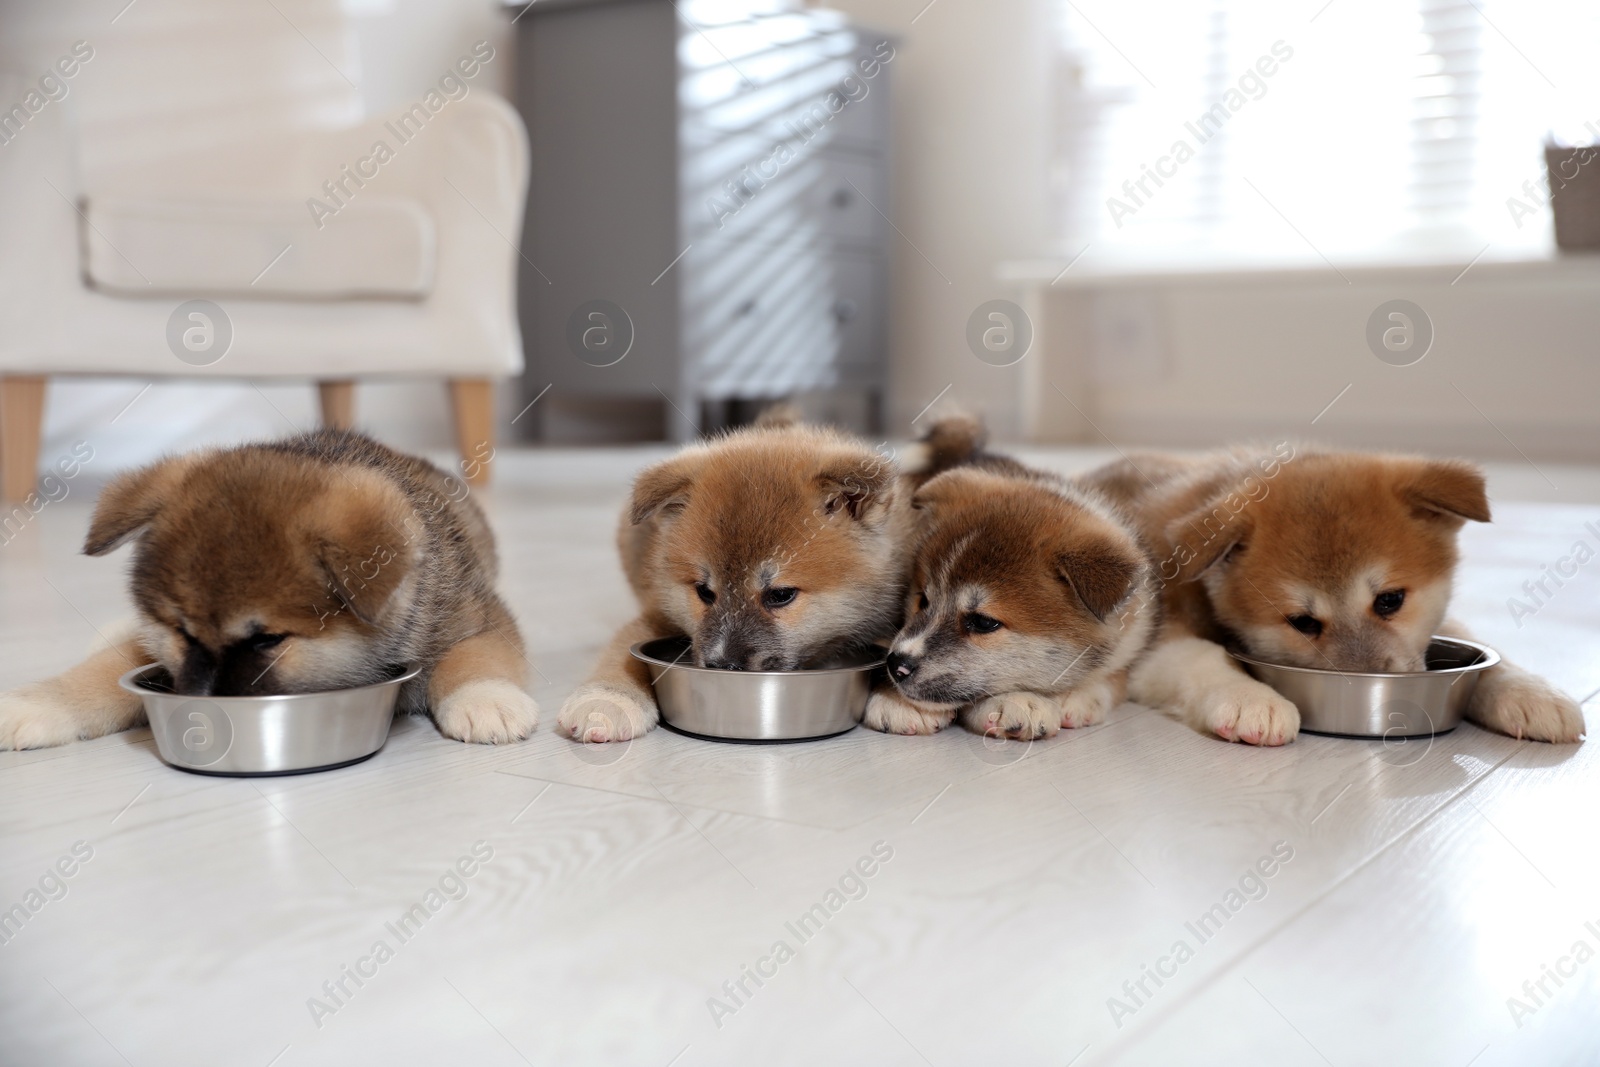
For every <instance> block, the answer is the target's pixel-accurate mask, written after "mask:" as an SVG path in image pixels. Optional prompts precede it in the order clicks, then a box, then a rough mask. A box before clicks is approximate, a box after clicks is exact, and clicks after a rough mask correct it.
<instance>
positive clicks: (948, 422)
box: [906, 414, 989, 479]
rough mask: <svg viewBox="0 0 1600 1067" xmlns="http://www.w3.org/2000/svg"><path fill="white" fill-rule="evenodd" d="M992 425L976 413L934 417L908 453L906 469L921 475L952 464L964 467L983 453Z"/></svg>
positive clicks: (976, 460)
mask: <svg viewBox="0 0 1600 1067" xmlns="http://www.w3.org/2000/svg"><path fill="white" fill-rule="evenodd" d="M988 443H989V428H988V427H987V426H985V425H984V423H983V420H982V419H981V418H979V417H978V416H976V415H966V414H956V415H943V416H940V417H939V418H938V419H935V420H934V422H933V424H932V425H931V426H929V427H928V429H927V432H925V433H924V434H923V435H922V437H921V438H920V439H919V440H918V441H917V444H916V450H915V451H914V452H913V453H912V455H911V456H909V457H908V459H909V462H908V463H907V464H906V467H907V469H908V470H909V471H910V472H911V473H913V474H916V475H919V476H921V477H922V478H924V479H926V478H932V477H933V476H934V475H935V474H939V473H940V472H942V471H947V470H950V469H951V468H952V467H965V466H968V465H970V464H973V463H976V462H978V461H979V460H980V459H982V458H983V457H984V451H983V449H984V446H985V445H987V444H988Z"/></svg>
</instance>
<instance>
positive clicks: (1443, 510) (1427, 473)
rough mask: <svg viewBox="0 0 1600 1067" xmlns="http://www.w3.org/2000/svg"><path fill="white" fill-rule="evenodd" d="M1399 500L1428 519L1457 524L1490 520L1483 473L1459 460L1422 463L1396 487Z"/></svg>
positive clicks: (1426, 461) (1402, 478)
mask: <svg viewBox="0 0 1600 1067" xmlns="http://www.w3.org/2000/svg"><path fill="white" fill-rule="evenodd" d="M1396 489H1397V490H1398V491H1399V493H1400V496H1401V499H1403V500H1405V502H1406V503H1408V504H1410V505H1411V506H1412V507H1413V508H1416V509H1417V510H1418V511H1421V512H1423V513H1424V514H1425V515H1427V516H1428V517H1430V518H1431V517H1435V516H1440V517H1444V518H1448V519H1454V520H1456V521H1457V522H1460V521H1461V520H1463V519H1471V520H1472V521H1473V522H1488V521H1489V491H1488V487H1487V486H1486V485H1485V483H1484V479H1483V471H1482V470H1480V469H1479V468H1478V467H1476V466H1474V465H1473V464H1471V463H1467V462H1464V461H1462V460H1458V459H1433V460H1422V461H1419V462H1417V463H1416V465H1415V466H1414V467H1413V468H1412V469H1410V470H1409V471H1407V472H1405V473H1404V474H1403V475H1402V476H1401V478H1400V480H1399V482H1398V483H1397V485H1396Z"/></svg>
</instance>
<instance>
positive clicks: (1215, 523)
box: [1162, 493, 1255, 582]
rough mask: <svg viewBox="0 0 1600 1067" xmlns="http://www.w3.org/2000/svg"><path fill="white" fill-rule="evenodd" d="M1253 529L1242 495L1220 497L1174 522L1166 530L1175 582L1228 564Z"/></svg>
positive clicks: (1198, 575)
mask: <svg viewBox="0 0 1600 1067" xmlns="http://www.w3.org/2000/svg"><path fill="white" fill-rule="evenodd" d="M1254 526H1255V523H1254V522H1253V521H1252V520H1251V518H1250V507H1249V498H1248V497H1246V496H1245V495H1244V494H1243V493H1222V494H1219V495H1217V496H1215V497H1213V498H1212V499H1211V500H1210V501H1208V502H1207V503H1206V504H1205V505H1204V506H1202V507H1199V508H1196V509H1195V510H1194V511H1191V512H1190V513H1189V514H1187V515H1185V516H1183V517H1182V518H1180V519H1177V520H1176V521H1174V522H1173V523H1172V524H1171V525H1169V526H1168V527H1167V540H1168V541H1170V542H1171V543H1172V561H1173V562H1174V563H1176V564H1177V565H1178V573H1177V575H1176V579H1177V580H1178V581H1180V582H1192V581H1194V580H1195V579H1196V578H1199V577H1200V576H1201V575H1202V574H1204V573H1205V572H1206V571H1208V570H1210V569H1211V568H1212V567H1215V566H1218V565H1220V564H1223V563H1226V562H1227V561H1228V560H1229V559H1230V558H1232V556H1233V555H1234V553H1236V552H1238V551H1240V550H1241V549H1243V548H1244V547H1245V545H1246V543H1247V542H1248V541H1249V539H1250V533H1251V530H1252V529H1253V528H1254ZM1162 574H1163V575H1165V574H1166V571H1165V570H1163V571H1162Z"/></svg>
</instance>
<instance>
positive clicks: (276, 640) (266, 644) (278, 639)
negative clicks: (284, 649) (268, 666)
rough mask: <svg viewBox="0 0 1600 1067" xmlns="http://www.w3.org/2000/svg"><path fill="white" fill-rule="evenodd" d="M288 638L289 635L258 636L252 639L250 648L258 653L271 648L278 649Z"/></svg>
mask: <svg viewBox="0 0 1600 1067" xmlns="http://www.w3.org/2000/svg"><path fill="white" fill-rule="evenodd" d="M288 636H289V635H288V634H256V635H255V636H254V637H252V638H250V647H251V648H253V649H255V650H256V651H257V652H264V651H266V650H267V649H269V648H277V647H278V646H279V645H281V644H283V639H284V638H285V637H288Z"/></svg>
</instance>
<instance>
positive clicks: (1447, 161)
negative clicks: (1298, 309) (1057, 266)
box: [1051, 0, 1600, 263]
mask: <svg viewBox="0 0 1600 1067" xmlns="http://www.w3.org/2000/svg"><path fill="white" fill-rule="evenodd" d="M1055 11H1056V16H1057V27H1058V32H1057V40H1058V42H1059V50H1058V57H1059V60H1058V64H1057V78H1056V94H1055V101H1054V103H1055V117H1054V129H1053V136H1054V139H1055V144H1054V153H1053V158H1054V171H1053V173H1052V175H1051V182H1052V187H1053V190H1054V201H1055V206H1056V211H1057V217H1056V219H1055V228H1056V234H1057V235H1058V237H1059V239H1060V245H1061V251H1062V252H1063V253H1065V254H1069V255H1070V254H1076V253H1077V252H1078V251H1080V250H1081V249H1083V248H1084V247H1085V246H1087V245H1091V244H1092V245H1096V246H1099V249H1100V254H1102V255H1105V254H1112V255H1116V254H1122V255H1126V256H1128V257H1131V258H1139V259H1153V260H1157V261H1161V260H1168V259H1175V258H1180V257H1183V256H1185V255H1205V256H1216V255H1219V254H1220V255H1227V254H1233V255H1238V256H1241V257H1250V258H1261V257H1266V258H1274V259H1290V260H1297V259H1302V258H1306V259H1313V258H1316V257H1318V256H1320V257H1322V258H1325V259H1327V260H1329V261H1330V262H1333V263H1338V262H1340V261H1349V262H1356V261H1373V260H1377V261H1382V260H1386V259H1403V258H1431V257H1437V256H1452V255H1462V254H1464V255H1466V256H1469V257H1470V256H1472V255H1476V254H1479V253H1480V252H1484V251H1488V252H1490V254H1493V255H1515V254H1518V253H1525V252H1528V251H1531V250H1536V249H1542V248H1546V247H1548V246H1549V245H1550V243H1551V240H1552V239H1551V235H1550V224H1549V209H1548V206H1547V204H1546V200H1547V198H1548V195H1549V193H1548V187H1547V185H1546V184H1545V179H1544V157H1543V144H1544V142H1545V140H1546V139H1547V138H1548V137H1550V136H1551V135H1554V136H1556V137H1557V138H1558V139H1560V140H1561V141H1564V142H1566V143H1575V144H1589V143H1593V142H1595V141H1600V64H1595V63H1594V62H1593V60H1592V58H1591V57H1590V56H1588V55H1586V54H1585V53H1586V51H1587V50H1590V49H1592V47H1593V42H1595V41H1596V40H1600V4H1595V3H1594V2H1593V0H1310V2H1307V3H1292V4H1286V3H1283V2H1281V0H1276V2H1274V0H1120V2H1119V0H1056V8H1055ZM1593 165H1595V166H1600V162H1597V163H1595V164H1593ZM1519 204H1520V207H1519V206H1518V205H1519Z"/></svg>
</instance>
